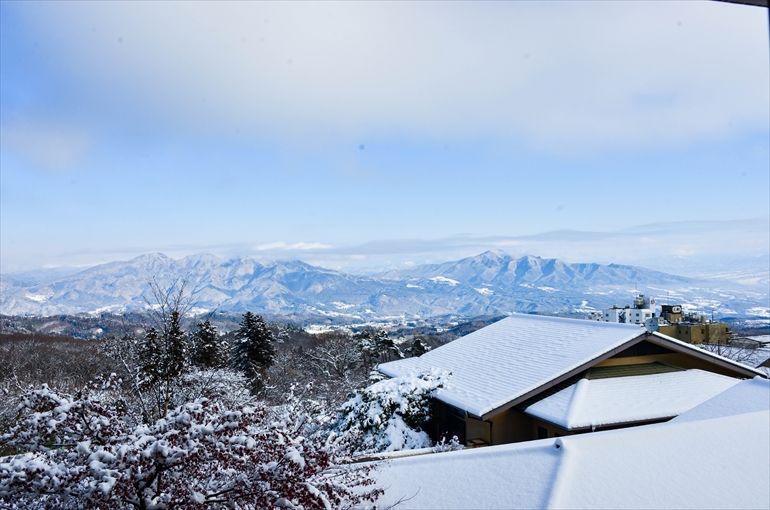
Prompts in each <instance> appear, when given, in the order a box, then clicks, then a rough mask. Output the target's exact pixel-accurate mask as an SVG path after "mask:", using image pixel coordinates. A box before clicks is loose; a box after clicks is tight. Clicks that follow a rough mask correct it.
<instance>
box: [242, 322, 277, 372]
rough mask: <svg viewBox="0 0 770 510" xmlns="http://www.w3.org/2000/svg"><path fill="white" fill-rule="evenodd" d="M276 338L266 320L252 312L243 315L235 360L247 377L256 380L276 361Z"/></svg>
mask: <svg viewBox="0 0 770 510" xmlns="http://www.w3.org/2000/svg"><path fill="white" fill-rule="evenodd" d="M273 342H275V338H274V337H273V332H272V331H270V330H269V329H268V327H267V324H265V321H264V319H262V317H260V316H259V315H254V314H253V313H251V312H246V313H245V314H243V318H242V319H241V325H240V328H238V330H237V331H236V332H235V343H234V345H233V360H234V364H235V366H236V367H237V368H238V369H239V370H241V371H242V372H243V373H244V374H246V376H247V377H250V378H252V379H256V378H258V377H260V376H261V375H262V374H263V373H264V371H265V370H266V369H267V368H269V367H270V366H271V365H272V364H273V361H274V359H275V347H274V346H273Z"/></svg>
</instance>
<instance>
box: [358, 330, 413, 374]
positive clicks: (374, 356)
mask: <svg viewBox="0 0 770 510" xmlns="http://www.w3.org/2000/svg"><path fill="white" fill-rule="evenodd" d="M356 341H357V342H358V350H359V352H360V353H361V361H362V362H363V365H364V371H366V372H368V371H369V370H370V369H371V368H373V367H374V365H376V364H377V363H378V362H379V361H389V360H390V359H392V358H396V359H401V358H403V357H404V354H403V353H402V352H401V349H399V348H398V346H397V345H396V343H395V342H394V341H393V339H392V338H390V337H389V336H388V333H387V332H385V331H383V330H378V331H373V330H365V331H362V332H361V333H359V334H357V335H356Z"/></svg>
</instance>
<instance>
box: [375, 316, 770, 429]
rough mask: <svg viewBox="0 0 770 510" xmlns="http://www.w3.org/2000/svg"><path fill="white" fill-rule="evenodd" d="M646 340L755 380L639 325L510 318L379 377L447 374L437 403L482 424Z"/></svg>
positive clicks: (387, 367) (394, 365)
mask: <svg viewBox="0 0 770 510" xmlns="http://www.w3.org/2000/svg"><path fill="white" fill-rule="evenodd" d="M645 339H648V340H650V341H654V342H656V343H659V344H661V345H665V346H666V347H668V348H671V349H674V350H676V351H680V352H689V353H690V354H692V355H693V356H696V357H699V358H702V359H708V360H709V361H711V362H712V363H717V364H720V365H722V366H725V367H728V368H731V369H732V370H735V371H737V372H738V373H740V374H742V375H743V376H745V377H754V376H755V375H759V374H761V373H760V372H757V371H756V370H752V369H750V368H748V367H744V366H743V365H740V364H737V363H734V362H732V361H730V360H727V359H725V358H722V357H720V356H716V355H712V354H711V353H708V352H705V351H702V350H700V349H697V348H694V347H692V346H690V345H689V344H686V343H684V342H680V341H678V340H676V339H673V338H670V337H667V336H665V335H660V334H658V333H655V334H653V335H647V334H646V333H645V330H644V329H643V328H641V327H640V326H638V325H633V324H616V323H609V322H597V321H589V320H583V319H564V318H560V317H546V316H542V315H523V314H513V315H511V316H510V317H507V318H505V319H502V320H500V321H498V322H496V323H494V324H492V325H490V326H487V327H485V328H482V329H480V330H478V331H475V332H473V333H471V334H469V335H466V336H464V337H462V338H458V339H457V340H455V341H453V342H450V343H448V344H446V345H443V346H441V347H438V348H436V349H433V350H432V351H429V352H427V353H425V354H423V355H422V356H420V357H419V358H407V359H403V360H398V361H392V362H390V363H383V364H381V365H380V366H379V371H380V372H382V373H383V374H385V375H387V376H389V377H398V376H402V375H408V374H414V373H417V372H422V371H425V370H430V369H432V368H439V369H442V370H447V371H449V372H451V373H452V377H451V378H450V380H449V385H448V387H446V388H444V389H441V390H439V392H438V393H437V398H438V399H439V400H441V401H443V402H446V403H447V404H450V405H452V406H455V407H457V408H459V409H462V410H464V411H466V412H467V413H469V414H471V415H474V416H478V417H482V418H484V419H486V418H488V417H489V416H492V415H494V414H496V413H497V412H500V411H502V410H504V409H506V408H508V407H511V406H513V405H515V404H517V403H519V402H521V401H522V400H526V399H527V398H530V397H532V396H534V395H535V394H537V393H539V392H540V391H542V390H544V389H547V388H548V387H550V386H553V385H555V384H558V383H559V382H561V381H563V380H565V379H567V378H569V377H571V376H573V375H576V374H577V373H578V372H580V371H582V370H585V369H587V368H589V367H590V366H591V365H592V364H595V363H597V362H599V361H601V360H602V359H606V358H608V357H611V356H612V355H614V354H616V353H617V352H620V351H621V350H623V349H625V348H627V347H628V346H630V345H633V344H634V343H638V342H640V341H642V340H645Z"/></svg>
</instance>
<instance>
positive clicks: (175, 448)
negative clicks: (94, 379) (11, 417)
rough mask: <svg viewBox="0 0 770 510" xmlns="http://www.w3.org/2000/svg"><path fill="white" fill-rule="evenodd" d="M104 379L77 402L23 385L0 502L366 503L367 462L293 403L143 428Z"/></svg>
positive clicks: (201, 406) (199, 412)
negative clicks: (315, 428)
mask: <svg viewBox="0 0 770 510" xmlns="http://www.w3.org/2000/svg"><path fill="white" fill-rule="evenodd" d="M116 382H117V381H115V380H114V379H113V380H107V381H103V382H102V383H101V384H100V385H97V384H94V385H91V386H89V387H87V388H85V389H84V390H83V391H82V392H81V393H79V394H78V395H68V394H64V393H59V392H57V391H54V390H51V389H49V388H47V387H43V388H42V389H29V390H27V391H26V392H25V393H24V394H23V395H22V399H21V402H20V405H19V421H18V422H17V424H16V425H15V426H13V427H12V428H11V429H10V431H9V432H8V433H6V434H4V435H2V436H0V450H2V449H5V450H6V451H8V450H15V451H16V452H17V453H16V454H15V455H10V456H5V457H0V501H2V502H3V503H5V504H10V505H12V506H25V507H28V508H51V507H56V508H68V507H72V508H84V507H88V508H105V509H106V508H109V509H114V508H132V507H133V508H139V509H150V508H156V509H161V508H171V507H185V508H187V507H189V508H204V507H207V506H209V505H222V506H227V507H230V508H241V509H257V508H260V509H261V508H274V507H285V508H303V509H306V510H307V509H312V508H319V509H320V508H346V507H350V506H353V505H359V504H361V503H364V502H367V501H368V502H373V501H374V499H376V497H377V496H378V495H379V494H380V493H381V491H380V490H379V489H377V488H374V487H373V485H372V483H373V482H372V480H371V479H370V478H369V476H368V474H369V472H370V470H371V469H372V467H371V466H368V465H362V464H348V462H349V460H350V457H349V454H348V453H347V452H348V451H349V447H348V444H347V437H346V436H341V435H332V436H327V437H326V438H323V437H322V436H321V435H320V434H313V433H308V432H312V430H311V428H310V427H309V426H308V425H310V420H308V417H307V416H306V415H305V414H303V413H301V412H297V402H298V401H297V399H293V400H292V399H291V398H290V399H289V402H288V403H287V405H285V406H283V407H281V408H280V409H277V410H271V409H267V408H264V407H247V408H243V409H241V410H237V411H232V410H228V409H225V408H224V407H223V406H222V405H221V404H219V403H217V402H215V401H211V400H206V399H202V400H198V401H196V402H193V403H188V404H186V405H184V406H181V407H178V408H176V409H174V410H171V411H169V413H168V415H167V416H166V417H165V418H162V419H159V420H157V421H155V422H154V423H151V424H142V425H138V426H137V425H135V423H136V421H135V420H133V419H127V418H128V417H127V415H126V409H125V407H124V406H122V405H121V401H120V400H117V401H115V400H114V397H115V396H116V395H115V394H111V393H110V391H111V389H112V388H114V387H115V385H116Z"/></svg>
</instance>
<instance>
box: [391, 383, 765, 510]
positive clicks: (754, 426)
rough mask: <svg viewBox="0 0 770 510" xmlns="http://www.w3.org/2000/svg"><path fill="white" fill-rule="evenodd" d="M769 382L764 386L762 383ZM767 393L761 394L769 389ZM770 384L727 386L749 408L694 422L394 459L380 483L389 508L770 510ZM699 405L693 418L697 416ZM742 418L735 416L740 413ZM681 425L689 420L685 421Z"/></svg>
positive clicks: (717, 411)
mask: <svg viewBox="0 0 770 510" xmlns="http://www.w3.org/2000/svg"><path fill="white" fill-rule="evenodd" d="M763 385H764V386H763ZM763 387H764V388H765V390H762V388H763ZM767 388H770V384H769V383H768V382H767V381H765V380H761V381H760V380H755V381H743V382H740V383H738V384H737V385H735V386H733V387H732V388H731V389H729V390H727V391H726V392H725V393H723V395H726V396H727V394H728V393H731V395H729V397H730V398H729V399H726V398H725V399H720V397H719V396H717V397H716V398H715V399H714V401H715V402H717V404H718V403H719V400H738V401H742V402H744V403H745V404H746V405H743V406H741V408H740V409H733V408H730V407H724V406H721V405H716V406H715V405H713V404H710V403H711V402H712V401H708V402H706V403H704V404H703V405H702V406H703V407H704V408H708V409H710V410H709V411H708V412H706V413H702V414H701V415H700V416H696V417H695V418H694V419H692V420H689V421H688V420H682V418H683V417H684V416H685V415H682V416H681V417H679V418H675V419H674V420H672V421H669V422H667V423H659V424H655V425H646V426H641V427H630V428H625V429H618V430H611V431H604V432H595V433H593V434H578V435H574V436H566V437H561V438H556V439H543V440H538V441H529V442H525V443H515V444H509V445H501V446H490V447H486V448H478V449H472V450H464V451H458V452H448V453H439V454H431V455H422V456H417V457H407V458H401V459H394V460H392V461H390V462H389V463H387V464H381V465H380V466H379V467H378V469H379V470H380V472H379V474H378V475H377V484H378V485H380V486H382V487H385V494H384V495H383V497H382V498H380V500H379V501H378V502H377V503H378V506H383V507H387V506H388V505H392V504H393V503H395V502H396V501H398V500H399V499H401V500H402V502H401V504H399V505H398V508H404V509H420V508H424V509H442V508H448V509H449V508H451V509H470V508H473V509H478V508H485V509H493V508H593V509H596V508H635V509H643V508H656V509H657V508H747V509H748V508H764V509H767V508H770V485H768V483H767V480H769V479H770V456H769V455H768V451H770V400H769V399H768V397H769V396H770V392H768V391H767ZM697 409H698V408H696V409H695V410H693V411H690V412H691V413H694V412H695V411H696V410H697ZM733 413H737V414H733ZM679 420H682V421H679Z"/></svg>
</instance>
